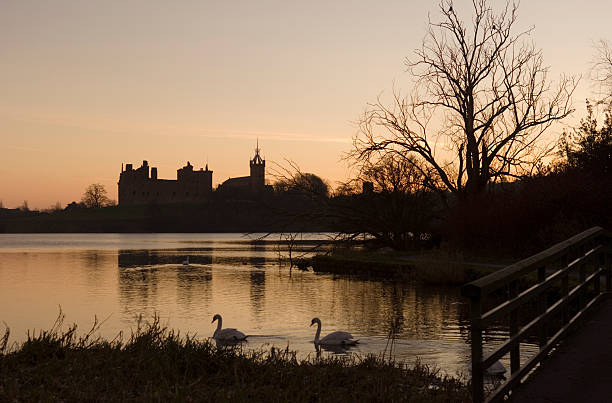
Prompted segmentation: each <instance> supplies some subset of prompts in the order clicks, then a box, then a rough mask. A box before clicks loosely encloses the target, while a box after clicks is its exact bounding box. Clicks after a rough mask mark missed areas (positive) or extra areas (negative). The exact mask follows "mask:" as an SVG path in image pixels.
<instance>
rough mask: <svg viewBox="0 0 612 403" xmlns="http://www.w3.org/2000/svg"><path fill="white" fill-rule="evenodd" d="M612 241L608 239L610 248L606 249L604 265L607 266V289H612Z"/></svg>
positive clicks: (609, 290) (608, 290)
mask: <svg viewBox="0 0 612 403" xmlns="http://www.w3.org/2000/svg"><path fill="white" fill-rule="evenodd" d="M611 243H612V242H610V241H608V248H607V250H604V255H603V256H604V267H605V268H606V291H607V292H611V291H612V259H610V250H609V249H610V248H612V245H610V244H611Z"/></svg>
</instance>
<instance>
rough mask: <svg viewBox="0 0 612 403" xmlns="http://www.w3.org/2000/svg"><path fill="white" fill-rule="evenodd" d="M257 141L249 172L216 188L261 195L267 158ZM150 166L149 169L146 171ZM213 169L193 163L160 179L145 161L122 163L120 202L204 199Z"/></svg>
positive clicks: (126, 203)
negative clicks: (174, 177) (169, 176)
mask: <svg viewBox="0 0 612 403" xmlns="http://www.w3.org/2000/svg"><path fill="white" fill-rule="evenodd" d="M259 151H260V150H259V141H258V142H257V147H256V148H255V156H254V157H253V158H252V159H251V160H249V166H250V169H251V172H250V173H251V174H250V175H249V176H242V177H238V178H229V179H228V180H226V181H225V182H223V183H222V184H220V185H219V187H218V188H217V190H216V192H219V193H221V194H225V195H234V196H235V195H239V196H244V197H253V196H257V195H260V194H261V193H263V192H264V191H265V190H266V189H267V186H266V178H265V170H266V161H265V160H264V159H263V158H261V156H260V155H259ZM149 168H150V172H149ZM212 174H213V171H211V170H209V169H208V164H206V167H205V168H200V169H199V170H194V168H193V165H191V163H190V162H189V161H187V165H185V166H184V167H182V168H180V169H177V171H176V180H173V179H159V178H158V177H157V168H156V167H149V163H148V161H146V160H145V161H143V162H142V166H140V168H136V169H134V168H133V165H132V164H126V165H125V170H124V169H123V164H122V165H121V174H120V175H119V182H118V186H119V205H133V204H149V203H159V204H165V203H185V202H198V201H203V200H207V199H208V198H210V196H211V195H212V193H213V189H212Z"/></svg>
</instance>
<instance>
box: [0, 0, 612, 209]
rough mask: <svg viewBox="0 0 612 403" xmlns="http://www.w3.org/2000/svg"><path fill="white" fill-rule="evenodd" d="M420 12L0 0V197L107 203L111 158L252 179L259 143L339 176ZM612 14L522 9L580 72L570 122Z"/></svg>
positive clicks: (397, 75)
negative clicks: (101, 188) (103, 199)
mask: <svg viewBox="0 0 612 403" xmlns="http://www.w3.org/2000/svg"><path fill="white" fill-rule="evenodd" d="M492 3H493V4H494V5H498V6H501V5H503V3H504V2H503V1H495V0H492ZM470 8H471V2H470V1H466V0H459V1H456V2H455V9H456V10H458V11H460V12H469V10H470ZM428 13H430V14H431V17H432V19H433V20H437V2H435V1H430V0H428V1H425V0H422V1H379V2H374V1H352V0H339V1H299V2H298V1H287V0H283V1H215V2H212V1H205V0H200V1H176V2H174V1H155V0H146V1H132V0H130V1H93V0H91V1H89V0H74V1H65V0H54V1H42V0H41V1H29V0H3V1H1V2H0V55H1V59H0V60H1V62H0V94H1V96H0V140H1V144H2V146H1V148H0V200H1V201H2V203H3V205H4V206H5V207H10V208H13V207H17V206H19V205H21V204H22V203H23V201H24V200H27V201H28V204H29V206H30V208H46V207H49V206H51V205H52V204H55V203H56V202H58V201H59V202H61V203H62V204H66V203H69V202H71V201H73V200H77V201H78V200H79V199H80V197H81V195H82V193H83V191H84V189H85V187H86V186H87V185H89V184H91V183H101V184H103V185H105V186H106V188H107V189H108V191H109V195H110V197H111V198H113V199H115V200H116V198H117V186H116V183H117V180H118V176H119V172H120V170H121V164H122V163H133V164H135V165H136V166H139V165H140V163H141V162H142V160H143V159H146V160H148V161H149V164H150V165H152V166H157V167H158V171H159V177H160V178H166V179H175V178H176V169H178V168H180V167H182V166H183V165H185V163H186V162H187V160H189V161H191V163H192V164H193V165H194V166H195V167H196V168H199V167H202V166H203V165H204V164H205V163H206V161H207V160H208V164H209V167H210V169H212V170H213V171H214V174H213V185H214V186H216V184H218V183H220V182H223V181H224V180H226V179H227V178H228V177H235V176H243V175H248V159H249V158H250V157H251V156H252V154H253V151H254V148H255V142H256V139H257V138H259V144H260V147H261V149H262V154H263V156H264V157H265V158H266V160H267V162H268V165H270V164H271V163H272V162H277V163H282V162H283V160H284V159H285V158H287V159H291V160H293V161H295V162H296V163H297V164H298V165H299V166H300V167H301V168H302V170H303V171H307V172H313V173H316V174H318V175H320V176H322V177H324V178H326V179H328V180H329V181H330V182H332V183H333V182H334V181H338V180H342V179H345V178H346V177H347V175H348V174H349V171H348V169H347V167H346V164H345V163H344V162H341V161H340V158H341V156H342V153H343V152H346V151H348V150H350V148H351V137H352V136H353V135H354V134H355V132H356V130H357V129H356V126H355V124H354V121H356V120H357V119H358V118H359V116H360V114H361V113H362V112H363V110H364V108H365V106H366V103H367V102H368V101H374V100H375V99H376V97H377V96H378V95H379V94H380V93H381V92H383V91H384V93H383V95H384V94H388V93H389V92H390V89H391V88H392V86H393V82H395V85H396V87H398V88H401V89H402V90H404V91H406V90H407V89H408V88H409V87H408V78H409V77H407V74H406V73H405V72H404V65H403V60H404V58H405V57H406V56H410V55H411V54H412V51H413V50H414V49H415V48H417V47H418V46H419V45H420V43H421V40H422V38H423V36H424V34H425V28H426V24H427V18H428ZM611 15H612V2H610V1H603V0H596V1H589V2H585V1H563V0H556V1H553V0H538V1H523V2H522V4H521V6H520V8H519V21H518V24H517V29H521V28H527V27H529V26H531V25H535V31H534V33H533V34H532V39H533V40H534V42H535V44H536V46H537V47H539V48H542V49H543V51H544V60H545V63H546V64H548V65H550V66H551V74H550V78H551V79H553V80H554V79H557V78H558V77H559V75H560V74H561V73H567V74H576V75H582V80H581V82H580V85H579V87H578V89H577V91H576V93H575V96H574V106H575V108H576V110H577V111H576V113H575V114H574V116H573V117H572V118H571V119H570V120H568V121H567V123H568V124H575V123H576V122H577V121H578V120H579V119H580V117H581V116H583V115H584V111H585V107H584V99H585V98H586V97H588V96H590V95H591V94H592V93H593V91H594V88H593V86H592V83H591V81H589V79H588V72H589V67H590V63H591V62H592V59H593V56H594V54H595V51H594V48H593V43H594V42H596V41H597V40H600V39H608V40H612V30H611V29H610V23H609V21H610V16H611ZM561 130H562V127H555V128H553V131H552V132H551V133H550V134H549V135H551V136H556V135H558V134H559V133H560V132H561Z"/></svg>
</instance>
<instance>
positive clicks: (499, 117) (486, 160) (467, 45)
mask: <svg viewBox="0 0 612 403" xmlns="http://www.w3.org/2000/svg"><path fill="white" fill-rule="evenodd" d="M472 7H473V16H472V21H471V22H470V23H466V22H465V21H463V20H461V19H460V18H459V16H458V14H457V13H456V11H455V7H454V5H453V1H452V0H442V1H441V2H440V4H439V11H440V14H441V21H440V22H433V21H431V19H430V21H429V28H428V30H427V33H426V36H425V38H424V39H423V42H422V45H421V47H420V48H418V49H416V50H415V52H414V58H412V59H406V62H405V64H406V66H407V68H408V72H409V73H410V74H411V77H412V78H413V81H414V86H413V88H412V91H411V93H410V96H408V97H405V96H403V95H402V94H401V93H400V92H399V91H398V90H395V89H394V91H393V101H392V104H391V105H390V106H387V105H385V104H383V102H382V101H381V98H380V97H379V99H378V101H377V102H376V103H374V104H370V105H369V106H368V108H367V110H366V112H365V113H364V116H363V117H362V119H361V120H360V131H359V133H358V134H357V135H356V136H355V137H354V139H353V145H354V147H353V150H352V151H351V152H350V153H349V155H348V157H349V159H351V160H353V161H354V162H356V163H362V162H363V161H367V160H369V159H371V158H372V157H375V158H377V157H378V156H380V155H381V154H382V155H386V154H391V155H395V156H397V157H399V158H405V159H406V160H407V161H410V159H409V156H410V155H417V156H418V157H419V158H418V160H419V161H420V162H422V164H420V165H419V166H416V165H415V167H417V169H420V170H421V171H422V173H423V174H424V175H425V176H427V177H428V178H429V179H430V180H429V181H428V182H427V183H426V184H427V185H428V187H430V188H432V189H436V190H441V191H450V192H452V193H454V194H456V195H458V196H460V197H462V196H466V195H470V194H475V193H479V192H481V191H482V190H484V189H485V188H486V186H487V184H488V183H490V182H492V181H496V180H502V179H504V178H507V177H509V176H510V177H516V176H520V175H522V174H524V173H525V172H526V171H527V170H529V169H531V167H532V164H533V163H534V162H537V159H538V158H539V156H540V155H541V154H539V153H538V152H543V151H548V149H543V148H541V145H540V144H539V142H538V140H539V139H540V138H541V136H542V134H543V133H544V131H545V130H546V129H547V128H549V127H550V126H551V124H552V123H554V122H555V121H558V120H560V119H563V118H564V117H566V116H567V115H568V114H570V113H571V112H572V109H571V105H570V98H571V95H572V93H573V91H574V89H575V87H576V84H577V79H576V78H574V77H565V76H562V77H561V78H560V81H559V83H558V85H557V86H556V87H555V88H553V86H552V84H551V83H550V81H549V80H548V77H547V76H548V67H547V66H545V65H544V64H543V59H542V52H541V50H538V49H536V48H535V47H534V45H533V43H532V42H530V41H529V40H528V37H529V35H530V33H531V32H532V30H533V28H530V29H528V30H526V31H522V32H519V33H514V25H515V23H516V20H517V7H518V6H517V5H516V4H514V3H510V2H509V1H508V2H506V4H505V7H504V8H503V9H502V10H501V11H500V12H494V11H493V9H492V7H491V6H490V4H489V1H488V0H473V1H472ZM413 161H416V160H413Z"/></svg>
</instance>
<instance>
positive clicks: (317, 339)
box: [314, 322, 321, 344]
mask: <svg viewBox="0 0 612 403" xmlns="http://www.w3.org/2000/svg"><path fill="white" fill-rule="evenodd" d="M319 336H321V322H317V333H316V334H315V338H314V342H315V344H318V343H319Z"/></svg>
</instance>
